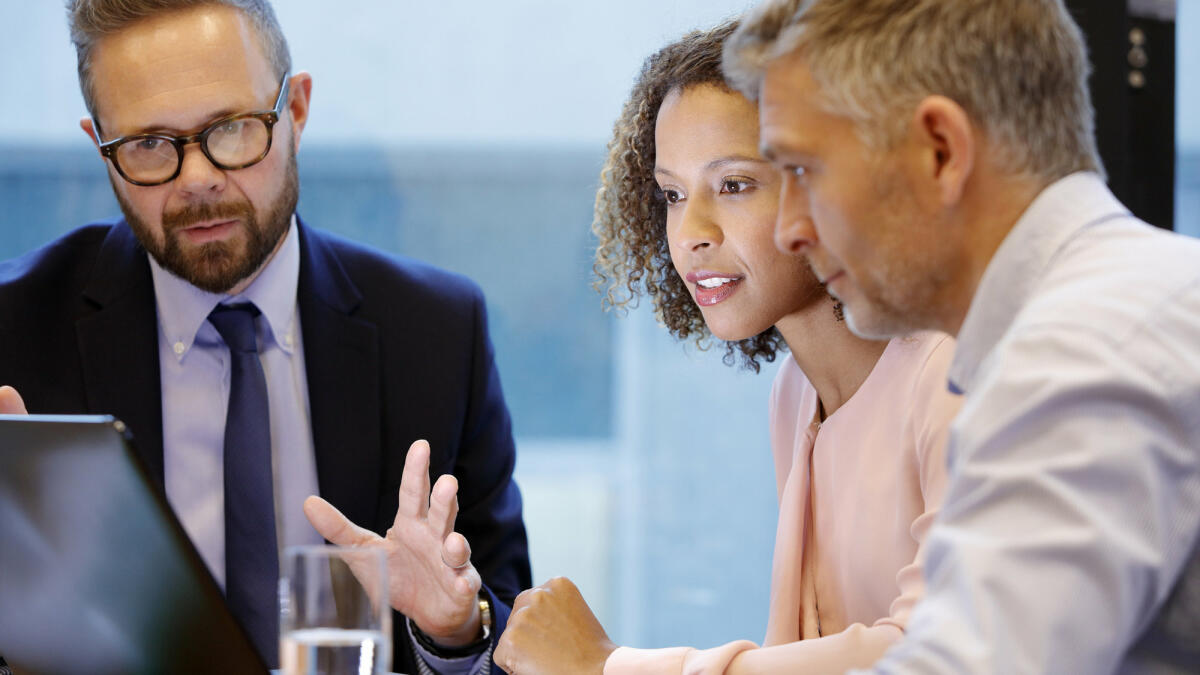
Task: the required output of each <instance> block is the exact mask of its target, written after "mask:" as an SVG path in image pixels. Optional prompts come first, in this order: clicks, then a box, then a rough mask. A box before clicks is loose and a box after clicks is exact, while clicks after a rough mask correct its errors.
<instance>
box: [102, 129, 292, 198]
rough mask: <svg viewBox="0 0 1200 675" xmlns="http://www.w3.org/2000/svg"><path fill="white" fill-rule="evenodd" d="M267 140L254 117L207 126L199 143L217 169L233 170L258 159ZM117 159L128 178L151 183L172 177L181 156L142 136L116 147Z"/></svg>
mask: <svg viewBox="0 0 1200 675" xmlns="http://www.w3.org/2000/svg"><path fill="white" fill-rule="evenodd" d="M269 140H270V131H269V130H268V129H267V125H266V123H265V122H263V121H262V120H261V119H258V118H257V117H239V118H234V119H230V120H225V121H223V122H221V123H219V124H217V125H216V126H213V127H209V128H208V129H206V130H205V131H204V133H203V134H202V135H201V140H200V142H201V143H203V144H204V147H205V149H206V150H208V154H209V156H210V157H211V159H212V160H213V162H214V163H215V164H216V165H217V166H218V167H220V168H222V169H232V168H238V167H241V166H244V165H246V164H249V163H252V162H254V161H255V160H257V159H259V158H260V157H261V155H263V154H264V153H265V152H266V150H267V143H268V142H269ZM116 160H117V162H118V164H120V167H121V169H122V170H123V171H124V172H125V174H126V175H127V176H129V177H130V178H132V179H134V180H137V181H143V182H147V183H151V182H155V181H161V180H165V179H167V178H169V177H170V176H171V175H172V174H174V173H175V169H176V168H177V166H178V163H179V161H180V156H179V154H178V152H177V151H176V149H175V145H174V144H173V143H172V142H171V141H170V140H168V139H166V138H157V137H145V138H138V139H131V141H130V142H128V143H122V144H121V145H120V146H118V147H117V152H116Z"/></svg>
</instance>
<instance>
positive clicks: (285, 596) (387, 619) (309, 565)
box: [279, 546, 392, 675]
mask: <svg viewBox="0 0 1200 675" xmlns="http://www.w3.org/2000/svg"><path fill="white" fill-rule="evenodd" d="M281 562H282V565H281V567H280V579H279V609H280V616H279V660H280V664H281V666H282V668H281V671H282V673H283V675H380V674H381V673H386V672H388V670H389V669H390V666H391V662H392V613H391V609H390V607H388V601H387V598H388V592H387V591H388V586H387V567H386V564H385V560H384V554H383V551H381V550H379V549H367V548H340V547H336V546H293V547H289V548H287V549H286V550H285V551H284V554H283V560H282V561H281Z"/></svg>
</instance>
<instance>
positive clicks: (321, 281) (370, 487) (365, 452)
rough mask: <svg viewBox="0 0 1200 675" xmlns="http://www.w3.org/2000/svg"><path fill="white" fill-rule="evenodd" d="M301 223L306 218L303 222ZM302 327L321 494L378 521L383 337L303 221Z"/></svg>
mask: <svg viewBox="0 0 1200 675" xmlns="http://www.w3.org/2000/svg"><path fill="white" fill-rule="evenodd" d="M297 220H299V219H297ZM299 233H300V285H299V294H298V298H299V304H300V324H301V329H302V331H303V335H304V364H305V369H306V371H307V377H308V399H309V408H310V410H311V415H312V433H313V448H314V450H315V453H316V460H317V482H318V484H319V486H320V490H321V496H322V497H324V498H325V499H326V500H328V501H329V502H330V503H332V504H333V505H334V506H336V507H338V509H340V510H341V511H342V513H344V514H345V515H346V517H348V518H350V520H352V521H354V522H355V523H359V524H362V525H364V526H368V527H369V526H373V525H374V524H375V521H376V518H377V515H378V510H379V481H380V473H379V467H380V466H381V455H382V452H383V448H382V447H381V443H382V441H381V437H380V425H381V415H380V398H381V395H382V392H381V389H380V386H381V385H380V378H379V372H380V364H379V335H378V330H377V328H376V326H375V325H374V324H373V323H370V322H369V321H365V320H363V319H360V318H356V317H355V316H354V315H355V312H356V310H357V309H358V307H359V305H360V304H361V302H362V295H361V294H360V293H359V291H358V288H357V287H356V286H355V285H354V282H353V281H351V279H350V277H349V276H348V275H347V274H346V271H345V269H344V268H343V267H342V264H341V262H340V261H339V260H338V258H337V256H336V255H335V253H334V251H333V249H332V247H331V245H330V243H329V242H328V241H327V240H326V239H325V238H324V237H325V235H322V234H321V233H319V232H315V231H312V230H309V229H307V228H306V227H305V226H304V224H303V222H300V227H299Z"/></svg>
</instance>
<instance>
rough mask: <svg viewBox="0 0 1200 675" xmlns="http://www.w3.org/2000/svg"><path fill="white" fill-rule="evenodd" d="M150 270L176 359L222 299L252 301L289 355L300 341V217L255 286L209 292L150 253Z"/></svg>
mask: <svg viewBox="0 0 1200 675" xmlns="http://www.w3.org/2000/svg"><path fill="white" fill-rule="evenodd" d="M150 274H151V276H152V277H153V279H154V295H155V298H156V302H157V305H158V322H159V326H160V327H161V329H162V332H163V335H165V336H166V338H167V340H168V342H169V344H170V345H171V351H172V352H173V353H174V354H175V358H177V359H179V360H183V357H184V356H186V355H187V353H188V352H189V351H190V350H191V348H192V345H193V344H194V343H195V341H196V335H197V333H199V331H200V328H201V326H203V325H204V322H205V321H207V320H208V315H209V313H211V312H212V310H213V308H215V307H216V306H217V305H218V304H220V303H226V304H237V303H238V302H245V301H247V300H248V301H250V302H253V303H254V305H255V306H256V307H258V310H259V311H260V312H262V315H263V317H264V318H265V319H266V322H267V327H268V328H269V330H268V331H267V333H268V335H264V336H263V340H264V342H265V341H267V340H273V341H274V342H275V343H276V344H277V345H278V346H279V348H280V349H282V350H283V351H284V352H287V353H289V354H291V353H292V350H293V346H294V345H295V344H296V342H297V340H296V329H297V323H298V322H297V320H296V318H297V317H296V314H297V312H296V288H297V285H298V283H299V279H300V240H299V236H298V235H297V225H296V216H295V215H293V216H292V221H291V224H290V225H289V226H288V230H287V233H286V234H285V235H284V240H283V245H282V246H280V247H279V251H277V252H276V253H275V256H274V257H272V258H271V260H270V262H268V263H267V266H266V267H264V268H263V270H262V272H260V273H259V275H258V276H257V277H256V278H255V279H254V281H252V282H250V286H249V287H247V288H246V290H244V291H242V292H241V293H239V294H238V295H236V296H228V295H225V294H223V293H210V292H208V291H205V290H201V289H199V288H196V287H195V286H193V285H192V284H190V283H188V282H187V281H184V280H183V279H180V278H179V277H177V276H175V275H174V274H172V273H170V272H168V271H166V270H165V269H163V268H162V266H160V265H159V264H158V261H156V260H155V259H154V257H153V256H150Z"/></svg>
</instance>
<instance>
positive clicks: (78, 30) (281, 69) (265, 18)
mask: <svg viewBox="0 0 1200 675" xmlns="http://www.w3.org/2000/svg"><path fill="white" fill-rule="evenodd" d="M206 5H216V6H224V7H231V8H233V9H236V10H238V11H240V12H241V13H242V14H244V15H245V16H246V17H247V18H248V19H250V23H251V25H253V26H254V30H255V32H257V33H258V37H259V40H261V41H262V48H263V53H264V54H265V55H266V57H267V59H268V60H270V63H271V69H272V70H274V71H275V76H276V77H283V74H284V73H286V72H288V71H289V70H291V69H292V57H291V54H290V52H289V51H288V44H287V39H286V38H284V36H283V30H281V29H280V27H279V21H278V20H277V19H276V18H275V10H273V9H272V8H271V3H269V2H267V0H68V2H67V18H68V22H69V24H70V29H71V42H72V43H74V44H75V55H76V57H77V59H78V70H79V88H80V90H81V91H82V92H83V102H84V104H85V105H86V106H87V109H88V114H89V115H91V116H92V119H93V120H96V90H95V82H94V80H93V78H92V51H93V50H94V49H95V47H96V43H97V42H99V41H100V40H101V39H102V38H104V37H105V36H108V35H112V34H114V33H118V32H120V31H121V30H123V29H125V28H127V27H128V26H130V25H131V24H134V23H137V22H138V21H142V20H144V19H149V18H151V17H154V16H160V15H162V14H168V13H171V12H177V11H180V10H185V9H191V8H193V7H202V6H206ZM98 122H99V120H97V123H98Z"/></svg>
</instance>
